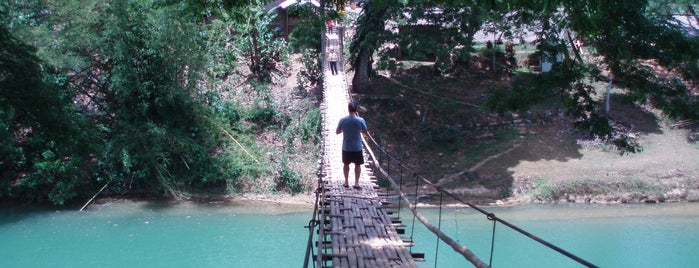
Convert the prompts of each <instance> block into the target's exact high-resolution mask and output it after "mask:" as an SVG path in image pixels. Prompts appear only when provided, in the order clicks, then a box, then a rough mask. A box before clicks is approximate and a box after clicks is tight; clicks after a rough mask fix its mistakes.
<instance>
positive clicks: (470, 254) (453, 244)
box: [362, 134, 597, 267]
mask: <svg viewBox="0 0 699 268" xmlns="http://www.w3.org/2000/svg"><path fill="white" fill-rule="evenodd" d="M367 136H368V137H369V139H370V140H371V142H372V144H373V145H374V146H376V148H378V150H379V151H380V152H381V153H383V154H385V155H386V156H387V157H388V158H389V159H390V160H393V161H394V162H396V163H397V164H398V165H399V166H400V167H401V168H403V169H405V170H407V171H409V172H410V173H412V174H413V175H414V176H415V177H416V178H418V179H420V180H421V181H422V182H424V183H426V184H427V185H429V186H431V187H433V188H435V190H437V191H438V192H441V193H444V194H446V195H448V196H450V197H452V198H454V200H457V201H459V202H461V203H462V204H464V205H467V206H468V207H470V208H472V209H475V210H476V211H478V212H480V213H482V214H484V215H486V217H487V219H488V220H491V221H496V222H500V223H502V224H504V225H505V226H507V227H510V228H511V229H513V230H515V231H517V232H519V233H521V234H523V235H525V236H527V237H529V238H531V239H533V240H535V241H537V242H539V243H541V244H543V245H544V246H546V247H548V248H550V249H553V250H555V251H557V252H559V253H561V254H563V255H565V256H566V257H568V258H570V259H573V260H575V261H577V262H578V263H580V264H582V265H584V266H586V267H597V266H596V265H594V264H592V263H590V262H588V261H586V260H584V259H582V258H580V257H578V256H575V255H573V254H572V253H570V252H568V251H566V250H564V249H562V248H560V247H558V246H556V245H553V244H551V243H549V242H548V241H545V240H543V239H541V238H539V237H537V236H536V235H534V234H532V233H529V232H527V231H525V230H523V229H522V228H519V227H517V226H516V225H514V224H511V223H509V222H507V221H505V220H503V219H501V218H499V217H497V216H495V214H494V213H491V212H488V211H486V210H484V209H482V208H480V207H478V206H476V205H474V204H471V203H470V202H467V201H464V200H463V199H461V198H459V197H458V196H456V195H454V194H452V193H451V192H449V191H447V190H445V189H443V188H442V187H440V186H438V185H435V184H434V183H432V182H431V181H429V180H427V179H425V178H424V177H423V176H421V175H420V174H418V172H416V171H415V170H413V169H412V168H410V167H408V166H406V165H404V164H403V163H402V162H400V161H399V160H398V159H396V158H395V157H393V156H392V155H391V154H389V153H388V152H387V151H386V150H385V149H384V148H383V147H382V146H381V145H379V143H378V142H377V141H376V140H375V139H374V137H373V136H371V134H369V135H367ZM362 141H363V142H364V144H365V145H366V146H365V148H366V149H367V151H368V152H369V154H370V156H371V158H372V160H373V161H374V166H375V167H376V168H377V169H378V170H379V171H380V172H381V174H383V175H384V176H385V177H386V179H387V180H388V181H389V182H390V183H391V185H392V186H393V187H395V188H396V189H400V186H399V185H398V184H397V183H396V182H395V180H393V178H392V177H391V175H390V174H388V172H386V171H385V170H384V169H383V168H382V167H381V164H380V163H379V160H378V158H376V156H375V155H374V152H373V150H372V149H371V146H368V145H370V144H369V143H368V142H367V141H366V139H365V138H364V137H362ZM398 192H399V194H400V196H401V198H402V199H403V200H404V201H405V202H406V203H408V205H409V208H410V211H411V212H412V213H413V215H415V217H416V218H417V219H419V220H420V222H422V223H423V224H424V225H425V227H427V229H429V230H430V231H432V233H434V234H435V235H437V236H438V237H439V238H440V239H442V240H443V241H444V242H445V243H447V244H448V245H449V246H451V247H452V248H453V249H454V250H455V251H456V252H459V253H460V254H461V255H463V256H464V257H465V258H466V259H467V260H468V261H470V262H471V263H472V264H473V265H475V266H476V267H489V266H488V265H487V264H485V263H484V262H483V261H481V260H480V259H479V258H478V257H477V256H475V255H474V254H473V252H471V251H470V250H469V249H468V248H467V247H466V246H463V245H461V244H459V243H457V242H456V241H454V239H452V238H451V237H449V236H448V235H446V234H444V233H443V232H442V231H441V230H439V228H436V227H434V225H432V224H430V223H429V221H427V219H426V218H424V217H423V216H422V215H420V214H419V212H417V209H416V205H415V204H412V203H411V202H410V200H409V199H408V198H407V196H406V195H405V194H404V193H403V192H402V191H398Z"/></svg>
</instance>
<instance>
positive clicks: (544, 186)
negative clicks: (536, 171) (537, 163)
mask: <svg viewBox="0 0 699 268" xmlns="http://www.w3.org/2000/svg"><path fill="white" fill-rule="evenodd" d="M531 195H532V197H534V198H536V199H537V200H542V201H554V200H558V198H559V197H560V190H559V186H558V185H556V184H555V183H551V182H549V181H547V180H544V179H542V178H537V179H536V181H535V182H534V189H533V190H532V193H531Z"/></svg>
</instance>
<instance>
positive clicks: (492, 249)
mask: <svg viewBox="0 0 699 268" xmlns="http://www.w3.org/2000/svg"><path fill="white" fill-rule="evenodd" d="M491 215H492V213H491V214H488V219H489V220H491V221H493V236H492V238H491V239H490V261H489V262H488V266H490V267H493V253H494V252H495V225H496V224H497V221H495V219H493V218H492V217H491Z"/></svg>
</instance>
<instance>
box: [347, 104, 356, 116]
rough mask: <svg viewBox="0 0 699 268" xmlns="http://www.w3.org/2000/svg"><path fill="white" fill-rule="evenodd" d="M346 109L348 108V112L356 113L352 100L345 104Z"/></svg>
mask: <svg viewBox="0 0 699 268" xmlns="http://www.w3.org/2000/svg"><path fill="white" fill-rule="evenodd" d="M347 110H349V112H350V113H356V112H357V105H356V104H354V102H350V103H349V104H347Z"/></svg>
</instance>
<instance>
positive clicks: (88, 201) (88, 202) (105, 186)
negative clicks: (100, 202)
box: [79, 179, 112, 212]
mask: <svg viewBox="0 0 699 268" xmlns="http://www.w3.org/2000/svg"><path fill="white" fill-rule="evenodd" d="M110 182H112V180H111V179H110V180H109V181H107V183H105V184H104V186H102V188H101V189H100V190H99V191H97V193H96V194H95V195H93V196H92V198H90V200H87V203H85V205H83V207H81V208H80V211H79V212H82V211H83V210H84V209H85V208H86V207H87V205H89V204H90V203H92V201H93V200H95V198H97V196H98V195H99V194H100V193H101V192H102V191H104V189H105V188H107V185H109V183H110Z"/></svg>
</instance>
